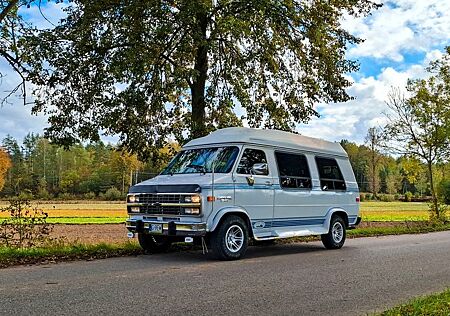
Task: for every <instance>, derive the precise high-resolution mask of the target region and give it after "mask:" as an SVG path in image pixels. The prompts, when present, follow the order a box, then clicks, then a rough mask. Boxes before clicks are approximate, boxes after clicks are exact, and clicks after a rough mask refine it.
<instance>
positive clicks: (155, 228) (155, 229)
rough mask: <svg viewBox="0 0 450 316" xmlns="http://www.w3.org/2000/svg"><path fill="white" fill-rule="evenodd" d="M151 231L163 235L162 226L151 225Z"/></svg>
mask: <svg viewBox="0 0 450 316" xmlns="http://www.w3.org/2000/svg"><path fill="white" fill-rule="evenodd" d="M149 230H150V232H151V233H159V234H162V224H150V227H149Z"/></svg>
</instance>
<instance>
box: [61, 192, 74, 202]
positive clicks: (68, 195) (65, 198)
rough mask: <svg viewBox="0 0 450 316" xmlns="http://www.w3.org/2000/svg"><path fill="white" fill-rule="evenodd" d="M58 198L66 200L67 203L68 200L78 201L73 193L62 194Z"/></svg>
mask: <svg viewBox="0 0 450 316" xmlns="http://www.w3.org/2000/svg"><path fill="white" fill-rule="evenodd" d="M58 198H59V199H60V200H65V201H67V200H76V199H77V197H76V196H75V195H74V194H71V193H60V194H59V195H58Z"/></svg>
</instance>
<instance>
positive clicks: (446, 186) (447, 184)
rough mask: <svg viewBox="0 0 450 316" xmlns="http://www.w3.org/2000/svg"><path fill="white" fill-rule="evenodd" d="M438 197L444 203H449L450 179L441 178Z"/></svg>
mask: <svg viewBox="0 0 450 316" xmlns="http://www.w3.org/2000/svg"><path fill="white" fill-rule="evenodd" d="M438 194H439V198H440V199H441V200H442V202H444V203H445V204H450V179H445V180H442V181H441V183H440V184H439V187H438Z"/></svg>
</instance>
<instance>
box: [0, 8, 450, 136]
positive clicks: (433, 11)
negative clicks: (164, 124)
mask: <svg viewBox="0 0 450 316" xmlns="http://www.w3.org/2000/svg"><path fill="white" fill-rule="evenodd" d="M42 9H43V10H42V11H43V13H44V15H45V16H46V17H47V19H48V20H50V21H51V22H53V23H54V24H57V22H58V20H59V18H60V17H61V16H62V12H61V4H55V3H52V2H48V3H47V4H46V6H45V7H44V8H42ZM23 15H24V17H25V18H26V19H27V20H29V21H30V22H32V23H34V24H35V25H37V26H38V27H48V26H50V24H49V23H48V22H47V21H46V20H45V19H43V18H42V15H41V13H40V12H39V11H38V9H37V8H36V7H32V8H29V9H26V11H25V10H23ZM343 26H344V28H345V29H347V30H348V31H350V32H351V33H352V34H354V35H357V36H358V37H361V38H363V39H365V41H364V42H363V43H361V44H358V45H356V46H352V47H349V49H348V51H347V58H349V59H352V60H357V61H359V63H360V70H359V71H358V72H356V73H352V74H350V75H349V76H350V78H351V80H352V82H353V85H352V86H351V87H350V88H348V93H349V94H350V95H351V96H353V97H355V99H354V100H351V101H348V102H345V103H330V104H318V105H316V109H317V110H318V112H319V114H320V117H319V118H312V119H311V121H310V122H309V123H308V124H300V125H298V126H297V132H299V133H300V134H303V135H306V136H312V137H319V138H323V139H327V140H331V141H339V140H341V139H347V140H349V141H354V142H356V143H359V144H362V143H363V142H364V138H365V136H366V134H367V130H368V128H370V127H373V126H382V125H383V124H384V123H385V122H386V111H387V106H386V103H385V101H386V99H387V95H388V93H389V91H390V90H391V89H392V87H396V88H404V87H405V85H406V81H407V79H408V78H423V77H425V76H426V71H425V67H426V66H427V65H428V63H429V62H430V61H432V60H435V59H437V58H439V57H440V56H441V55H442V53H443V51H444V48H445V46H448V45H450V1H448V0H427V1H419V0H398V1H388V2H384V5H383V7H382V8H380V9H378V10H377V11H374V12H373V13H372V14H371V15H370V16H368V17H365V18H358V19H355V18H346V19H344V20H343ZM0 73H1V74H2V75H3V77H2V78H1V79H0V97H2V96H4V95H6V93H7V91H10V90H11V88H13V87H14V86H16V85H17V83H18V78H17V76H16V75H14V74H13V73H12V71H11V69H10V68H9V67H8V66H7V65H6V64H5V63H4V62H3V61H0ZM9 101H10V103H9V104H4V105H3V106H2V107H0V140H2V139H3V138H4V137H5V136H6V135H7V134H10V135H12V136H13V137H15V138H17V139H19V140H21V139H23V137H24V136H25V135H26V134H27V133H29V132H34V133H39V134H43V130H44V128H45V127H46V126H47V119H46V117H45V116H43V115H37V116H36V115H31V113H30V112H31V105H27V106H24V105H23V101H22V100H21V99H20V98H18V97H15V98H10V100H9ZM29 101H31V100H29ZM104 140H105V141H107V142H108V141H109V142H114V140H115V138H111V137H109V138H105V139H104Z"/></svg>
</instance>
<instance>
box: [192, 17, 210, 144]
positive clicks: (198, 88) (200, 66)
mask: <svg viewBox="0 0 450 316" xmlns="http://www.w3.org/2000/svg"><path fill="white" fill-rule="evenodd" d="M207 26H208V20H207V15H206V13H199V14H198V15H197V27H198V32H197V34H198V38H197V39H196V40H197V42H198V45H197V51H196V57H195V65H194V69H195V71H196V72H197V74H196V76H195V77H194V78H193V80H192V84H191V94H192V122H191V138H197V137H202V136H205V135H206V133H207V131H206V124H205V108H206V102H205V86H206V78H207V75H208V46H207V42H206V29H207Z"/></svg>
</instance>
